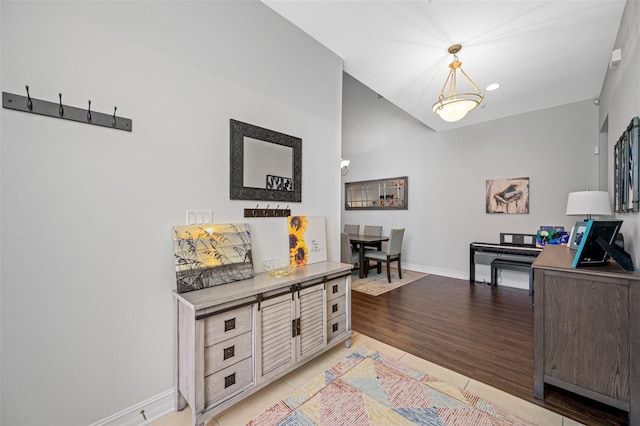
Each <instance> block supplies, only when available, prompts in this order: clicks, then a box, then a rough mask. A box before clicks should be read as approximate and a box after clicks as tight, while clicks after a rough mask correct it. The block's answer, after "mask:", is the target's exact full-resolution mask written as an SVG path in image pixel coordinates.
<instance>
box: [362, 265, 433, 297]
mask: <svg viewBox="0 0 640 426" xmlns="http://www.w3.org/2000/svg"><path fill="white" fill-rule="evenodd" d="M427 275H429V274H425V273H424V272H415V271H407V270H406V269H403V270H402V279H400V278H398V270H397V269H396V268H391V283H389V281H388V280H387V270H386V269H385V268H384V267H382V273H381V274H378V273H376V270H375V269H374V270H371V271H369V276H368V277H367V278H358V271H356V272H354V273H352V274H351V289H352V290H355V291H359V292H361V293H366V294H369V295H371V296H379V295H381V294H383V293H386V292H388V291H391V290H393V289H395V288H398V287H402V286H403V285H406V284H409V283H411V282H414V281H415V280H417V279H419V278H422V277H426V276H427Z"/></svg>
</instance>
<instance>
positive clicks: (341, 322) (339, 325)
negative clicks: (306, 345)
mask: <svg viewBox="0 0 640 426" xmlns="http://www.w3.org/2000/svg"><path fill="white" fill-rule="evenodd" d="M346 318H347V317H346V315H344V314H342V315H340V316H338V317H336V318H333V319H331V320H327V341H328V342H330V341H331V340H332V339H333V338H334V337H336V336H339V335H341V334H342V333H344V331H345V330H346V328H347V322H346Z"/></svg>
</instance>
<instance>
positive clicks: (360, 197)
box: [344, 176, 408, 210]
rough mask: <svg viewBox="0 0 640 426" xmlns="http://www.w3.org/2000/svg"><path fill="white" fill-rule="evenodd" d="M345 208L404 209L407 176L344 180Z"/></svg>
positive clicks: (406, 202)
mask: <svg viewBox="0 0 640 426" xmlns="http://www.w3.org/2000/svg"><path fill="white" fill-rule="evenodd" d="M344 185H345V188H344V190H345V191H344V200H345V209H346V210H406V209H407V208H408V197H407V177H406V176H403V177H395V178H388V179H375V180H366V181H360V182H346V183H345V184H344Z"/></svg>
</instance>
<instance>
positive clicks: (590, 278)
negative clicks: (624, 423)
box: [533, 246, 640, 425]
mask: <svg viewBox="0 0 640 426" xmlns="http://www.w3.org/2000/svg"><path fill="white" fill-rule="evenodd" d="M574 254H575V251H572V250H570V249H569V248H567V247H565V246H547V247H545V249H544V250H543V251H542V253H541V254H540V255H539V256H538V257H537V259H536V261H535V262H534V263H533V269H534V281H535V289H536V290H535V294H534V306H535V307H534V354H533V355H534V394H535V397H536V398H538V399H544V385H545V383H548V384H550V385H553V386H557V387H560V388H563V389H566V390H569V391H571V392H574V393H577V394H580V395H583V396H586V397H588V398H591V399H594V400H596V401H600V402H602V403H605V404H608V405H611V406H613V407H616V408H619V409H622V410H625V411H627V412H629V424H630V425H640V274H638V273H637V272H626V271H624V270H623V269H622V268H621V267H620V266H618V265H617V264H616V263H613V262H610V263H609V264H608V265H606V266H602V267H582V268H572V267H571V262H572V260H573V256H574Z"/></svg>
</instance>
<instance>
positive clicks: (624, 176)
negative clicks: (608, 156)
mask: <svg viewBox="0 0 640 426" xmlns="http://www.w3.org/2000/svg"><path fill="white" fill-rule="evenodd" d="M639 121H640V120H639V119H638V117H633V118H632V119H631V123H629V126H628V127H627V128H626V130H625V131H624V132H623V133H622V135H621V136H620V139H618V142H616V144H615V147H614V150H613V164H614V172H613V207H614V210H615V212H616V213H624V212H637V211H639V210H640V193H639V191H640V185H639V184H638V181H639V175H638V145H639V144H640V141H639V140H640V136H639V132H640V130H639Z"/></svg>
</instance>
